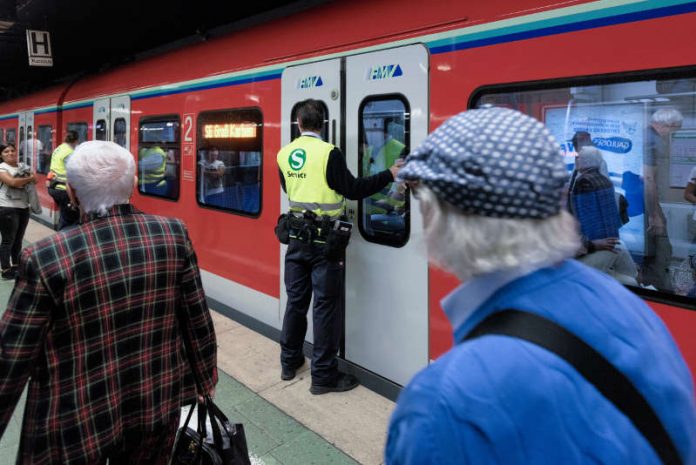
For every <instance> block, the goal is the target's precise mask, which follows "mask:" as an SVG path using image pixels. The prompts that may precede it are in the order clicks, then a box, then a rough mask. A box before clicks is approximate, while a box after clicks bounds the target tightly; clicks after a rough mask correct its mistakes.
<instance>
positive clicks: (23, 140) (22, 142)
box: [17, 126, 27, 162]
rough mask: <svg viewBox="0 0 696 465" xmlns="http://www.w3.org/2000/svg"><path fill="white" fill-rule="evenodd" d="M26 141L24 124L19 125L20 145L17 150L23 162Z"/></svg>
mask: <svg viewBox="0 0 696 465" xmlns="http://www.w3.org/2000/svg"><path fill="white" fill-rule="evenodd" d="M26 142H27V139H26V137H25V136H24V126H20V127H19V147H17V151H18V153H19V160H20V161H21V162H24V148H25V147H26V145H27V144H26Z"/></svg>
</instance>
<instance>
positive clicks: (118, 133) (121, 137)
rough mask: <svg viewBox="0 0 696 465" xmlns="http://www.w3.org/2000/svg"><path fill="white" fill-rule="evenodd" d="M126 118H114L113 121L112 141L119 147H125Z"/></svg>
mask: <svg viewBox="0 0 696 465" xmlns="http://www.w3.org/2000/svg"><path fill="white" fill-rule="evenodd" d="M126 136H127V134H126V120H125V118H116V121H114V142H116V143H117V144H118V145H120V146H121V147H124V148H125V147H126Z"/></svg>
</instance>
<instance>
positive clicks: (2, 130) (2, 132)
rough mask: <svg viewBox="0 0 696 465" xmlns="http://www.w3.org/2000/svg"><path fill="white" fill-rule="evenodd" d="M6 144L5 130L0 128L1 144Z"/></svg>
mask: <svg viewBox="0 0 696 465" xmlns="http://www.w3.org/2000/svg"><path fill="white" fill-rule="evenodd" d="M4 143H5V130H4V129H3V128H0V144H4Z"/></svg>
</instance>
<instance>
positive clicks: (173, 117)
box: [135, 113, 182, 203]
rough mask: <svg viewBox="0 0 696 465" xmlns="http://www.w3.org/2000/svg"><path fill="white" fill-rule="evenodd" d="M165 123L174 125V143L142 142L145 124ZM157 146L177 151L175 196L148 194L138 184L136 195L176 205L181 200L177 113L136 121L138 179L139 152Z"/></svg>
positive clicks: (179, 140)
mask: <svg viewBox="0 0 696 465" xmlns="http://www.w3.org/2000/svg"><path fill="white" fill-rule="evenodd" d="M160 122H162V123H167V122H173V123H176V125H177V126H176V131H175V132H174V135H175V139H176V142H173V143H171V142H167V143H162V141H159V142H143V132H142V125H143V124H146V123H160ZM155 145H159V146H160V147H161V148H166V149H174V150H178V154H179V155H178V160H177V164H176V184H177V186H176V196H171V197H170V196H165V195H157V194H152V193H149V192H144V191H143V190H142V189H141V186H140V183H138V188H137V190H138V194H140V195H143V196H146V197H150V198H153V199H159V200H164V201H168V202H174V203H177V202H178V201H179V199H180V198H181V163H182V153H181V115H179V114H178V113H167V114H162V115H148V116H143V117H141V118H140V119H139V120H138V147H137V150H136V154H137V155H136V158H135V162H136V168H135V169H136V172H137V173H138V176H139V177H140V170H139V169H138V166H137V165H138V163H139V161H140V151H141V150H142V149H143V148H148V147H151V146H155Z"/></svg>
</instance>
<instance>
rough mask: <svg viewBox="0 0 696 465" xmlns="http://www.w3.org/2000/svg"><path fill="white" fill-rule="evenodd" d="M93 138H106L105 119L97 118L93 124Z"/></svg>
mask: <svg viewBox="0 0 696 465" xmlns="http://www.w3.org/2000/svg"><path fill="white" fill-rule="evenodd" d="M94 140H106V120H103V119H98V120H97V123H96V125H95V126H94Z"/></svg>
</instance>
